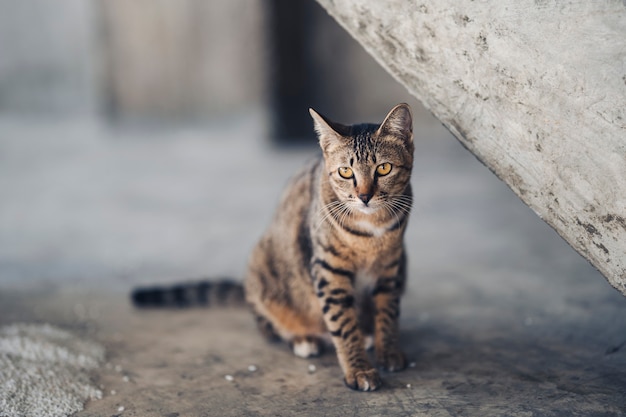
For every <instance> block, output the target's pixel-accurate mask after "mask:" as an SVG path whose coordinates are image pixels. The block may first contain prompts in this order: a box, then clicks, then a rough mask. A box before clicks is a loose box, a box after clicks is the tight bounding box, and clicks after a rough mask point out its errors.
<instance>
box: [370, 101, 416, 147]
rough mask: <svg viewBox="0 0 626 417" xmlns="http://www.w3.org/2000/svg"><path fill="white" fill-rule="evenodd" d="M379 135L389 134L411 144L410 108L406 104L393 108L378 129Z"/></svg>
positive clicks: (411, 122) (411, 118) (411, 119)
mask: <svg viewBox="0 0 626 417" xmlns="http://www.w3.org/2000/svg"><path fill="white" fill-rule="evenodd" d="M378 132H379V133H383V134H391V135H395V136H399V137H401V138H403V139H404V140H405V141H407V142H413V116H411V107H409V105H408V104H406V103H400V104H398V105H397V106H395V107H394V108H393V109H391V111H390V112H389V114H387V117H385V120H384V121H383V122H382V123H381V124H380V127H379V128H378Z"/></svg>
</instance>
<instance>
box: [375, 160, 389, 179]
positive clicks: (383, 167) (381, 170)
mask: <svg viewBox="0 0 626 417" xmlns="http://www.w3.org/2000/svg"><path fill="white" fill-rule="evenodd" d="M390 172H391V164H390V163H389V162H385V163H384V164H380V165H378V166H377V167H376V173H377V174H378V175H380V176H383V175H387V174H389V173H390Z"/></svg>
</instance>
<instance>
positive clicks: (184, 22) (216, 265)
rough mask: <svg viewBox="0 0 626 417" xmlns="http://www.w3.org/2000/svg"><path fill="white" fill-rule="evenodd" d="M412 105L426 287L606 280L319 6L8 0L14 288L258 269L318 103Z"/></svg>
mask: <svg viewBox="0 0 626 417" xmlns="http://www.w3.org/2000/svg"><path fill="white" fill-rule="evenodd" d="M399 102H409V103H410V104H411V106H412V108H413V113H414V125H415V137H416V145H417V148H416V163H415V170H414V178H413V182H414V189H415V190H416V201H415V210H414V214H413V216H412V220H411V225H410V227H409V231H408V234H407V239H408V245H409V249H410V251H411V255H410V258H411V259H412V262H411V268H412V275H413V277H414V278H413V279H414V280H416V281H417V284H416V286H419V283H420V282H421V283H427V284H428V286H429V288H430V289H431V290H433V289H435V288H438V287H437V286H440V287H441V290H442V291H446V289H452V288H454V289H455V294H456V295H458V294H457V291H460V290H459V288H463V287H465V286H474V287H472V288H474V289H475V286H476V285H480V286H481V291H483V290H484V291H487V290H488V291H500V290H501V291H511V289H512V288H520V289H524V291H527V290H528V291H530V289H531V288H532V285H533V284H532V282H533V281H532V280H528V279H527V280H516V279H515V278H514V275H515V274H517V273H525V274H528V273H531V274H535V269H537V270H541V268H543V270H544V271H549V270H550V268H557V269H558V270H559V273H560V274H561V275H563V276H564V279H571V276H572V275H575V276H578V277H581V278H583V277H586V276H588V275H589V274H596V273H595V271H593V270H592V269H591V268H590V267H588V265H587V264H586V262H584V261H583V260H581V259H579V257H578V256H577V255H576V254H575V253H574V252H573V251H572V250H571V249H570V248H569V247H568V246H567V245H565V244H564V243H563V242H562V241H561V240H560V238H558V236H557V235H556V234H555V233H554V232H553V231H552V230H551V229H550V228H549V227H548V226H546V225H545V224H543V223H542V222H541V221H540V220H539V219H538V218H537V217H536V216H535V215H534V213H532V212H531V211H530V210H529V209H528V208H527V207H526V206H525V205H524V204H522V203H521V202H520V201H519V200H518V199H517V198H516V197H515V196H514V195H513V194H512V193H511V192H510V191H509V190H508V188H507V187H506V186H505V185H503V184H502V183H501V182H500V181H499V180H498V179H496V178H495V177H494V176H493V175H491V173H489V171H488V170H487V169H485V168H484V167H483V166H482V165H480V164H479V163H478V162H477V161H476V160H475V159H474V158H473V157H472V155H471V154H469V153H468V152H466V151H465V150H464V149H463V148H462V146H460V145H459V144H458V143H457V142H456V140H454V139H453V138H452V136H451V135H450V134H449V133H448V132H447V130H445V129H444V128H443V127H442V126H441V125H440V123H439V122H438V121H437V120H436V119H435V118H434V117H432V116H431V115H430V114H429V113H428V112H427V111H426V110H424V108H423V107H422V106H421V105H420V104H419V103H417V102H416V101H415V100H414V99H413V98H412V97H411V96H409V94H408V93H407V92H406V90H405V89H404V88H403V87H402V86H401V85H400V84H398V83H397V82H396V81H395V80H394V79H392V77H391V76H389V75H388V74H387V73H386V72H385V71H383V70H382V69H381V68H380V66H379V65H378V64H377V63H376V62H375V61H374V60H373V59H372V58H371V57H370V56H369V55H368V54H367V53H366V52H365V51H364V50H363V49H362V48H361V47H360V46H359V45H358V44H357V43H356V42H355V41H354V40H353V39H352V38H350V36H349V35H347V33H346V32H345V31H344V30H343V29H341V28H340V27H339V26H338V24H337V23H336V22H335V21H334V20H333V19H332V18H330V17H329V16H328V15H327V14H326V12H325V11H324V10H323V9H322V8H321V7H320V6H319V5H318V4H317V3H315V2H314V1H313V0H303V1H298V2H293V1H290V0H263V1H256V2H251V1H247V0H212V1H204V0H133V1H128V0H64V1H63V2H57V1H51V0H21V1H11V0H0V198H1V202H0V284H2V285H3V287H4V288H12V287H17V288H38V289H44V290H49V289H50V288H56V287H59V286H61V287H63V288H68V287H69V288H71V287H72V286H79V287H80V286H94V287H97V288H102V287H106V288H109V289H119V290H121V291H127V290H128V288H129V287H131V286H133V285H136V284H137V283H148V282H172V281H178V280H181V279H186V278H189V279H193V278H199V277H206V276H208V277H219V276H220V275H227V276H233V277H236V278H241V277H242V276H243V273H244V271H245V265H246V261H247V257H248V253H249V251H250V249H251V247H252V246H253V245H254V244H255V242H256V241H257V239H258V238H259V236H260V235H261V233H262V232H263V230H264V229H265V227H266V225H267V223H268V221H269V220H270V218H271V216H272V214H273V210H274V207H275V203H276V201H277V199H278V197H279V195H280V192H281V189H282V187H283V185H284V184H285V183H286V181H287V179H288V178H289V176H290V175H292V174H293V172H294V171H296V170H297V169H298V167H300V166H301V165H302V164H303V163H304V162H305V161H306V160H307V159H309V158H311V157H313V156H315V155H316V154H317V152H318V150H317V144H316V139H315V137H314V134H313V129H312V123H311V120H310V117H309V114H308V111H307V109H308V107H314V108H315V109H316V110H318V111H319V112H321V113H322V114H325V115H327V116H329V117H331V118H332V119H334V120H336V121H339V122H343V123H354V122H364V121H370V122H380V121H381V120H382V118H383V117H384V116H385V115H386V114H387V112H388V111H389V109H391V107H392V106H394V105H395V104H397V103H399ZM563 254H567V256H565V255H563ZM450 259H454V260H455V262H454V263H451V262H450ZM573 260H574V261H573ZM498 268H506V269H507V272H506V273H501V272H498ZM559 268H561V269H559ZM563 268H564V269H563ZM531 270H532V271H531ZM572 271H576V272H572ZM570 272H571V273H570ZM502 275H504V276H508V277H510V278H509V279H510V281H509V282H506V281H505V282H504V284H503V285H505V287H501V288H500V289H497V288H498V287H495V286H494V285H493V283H492V282H490V281H489V280H488V279H486V278H485V277H488V276H491V277H492V278H494V279H498V280H501V279H502ZM437 277H441V278H442V279H438V278H437ZM565 277H567V278H565ZM537 279H538V280H540V281H538V284H537V285H546V284H545V280H542V274H539V275H538V276H537ZM420 280H421V281H420ZM481 283H482V284H481ZM539 283H540V284H539ZM459 286H461V287H459Z"/></svg>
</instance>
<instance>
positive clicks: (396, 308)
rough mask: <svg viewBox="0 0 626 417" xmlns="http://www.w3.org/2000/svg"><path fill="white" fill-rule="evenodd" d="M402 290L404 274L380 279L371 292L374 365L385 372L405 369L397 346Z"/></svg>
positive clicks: (405, 362)
mask: <svg viewBox="0 0 626 417" xmlns="http://www.w3.org/2000/svg"><path fill="white" fill-rule="evenodd" d="M403 288H404V274H403V273H399V274H396V275H394V276H391V277H389V278H386V277H381V278H379V279H378V281H377V282H376V286H375V287H374V290H373V291H372V297H373V301H374V306H375V316H374V348H375V350H376V363H377V364H378V366H380V367H382V368H383V369H385V370H386V371H390V372H395V371H401V370H403V369H404V368H406V364H407V361H406V357H405V355H404V353H403V352H402V350H401V349H400V344H399V330H398V319H399V317H400V296H401V295H402V290H403Z"/></svg>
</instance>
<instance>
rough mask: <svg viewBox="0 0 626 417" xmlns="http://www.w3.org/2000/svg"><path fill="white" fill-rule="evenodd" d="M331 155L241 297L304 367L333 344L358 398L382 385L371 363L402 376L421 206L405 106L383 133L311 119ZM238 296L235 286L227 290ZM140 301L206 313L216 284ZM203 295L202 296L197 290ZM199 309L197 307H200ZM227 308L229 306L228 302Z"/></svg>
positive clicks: (308, 174) (313, 174) (294, 196)
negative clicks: (405, 310) (415, 224)
mask: <svg viewBox="0 0 626 417" xmlns="http://www.w3.org/2000/svg"><path fill="white" fill-rule="evenodd" d="M309 112H310V114H311V117H312V118H313V124H314V128H315V131H316V133H317V136H318V139H319V144H320V147H321V150H322V154H321V155H320V157H319V158H317V159H315V160H313V161H312V162H311V163H309V164H308V165H307V166H306V167H305V168H304V169H303V170H301V171H300V172H299V173H298V174H296V175H295V176H294V177H293V178H292V179H291V180H290V182H289V183H288V185H287V187H286V189H285V191H284V192H283V195H282V198H281V200H280V203H279V205H278V209H277V211H276V214H275V216H274V219H273V220H272V222H271V224H270V225H269V227H268V229H267V230H266V232H265V233H264V235H263V236H262V237H261V239H260V241H259V242H258V244H257V245H256V247H255V248H254V249H253V251H252V254H251V256H250V260H249V265H248V270H247V274H246V278H245V282H244V289H245V291H244V292H243V293H241V292H240V291H239V292H237V291H235V292H237V295H238V296H237V297H235V298H241V297H243V296H244V294H245V300H246V302H247V304H248V305H249V306H250V307H251V309H252V311H253V313H254V315H255V316H256V320H257V324H258V327H259V329H260V330H261V333H262V334H264V335H265V336H266V337H267V338H269V339H271V340H283V341H286V342H288V343H289V344H290V345H291V347H292V349H293V353H294V354H295V355H297V356H300V357H304V358H306V357H311V356H317V355H320V354H321V353H322V351H323V349H324V346H325V345H326V344H329V343H332V345H334V347H335V351H336V354H337V358H338V361H339V364H340V366H341V369H342V371H343V374H344V383H345V384H346V385H347V386H348V387H349V388H351V389H354V390H359V391H374V390H376V389H378V388H379V387H380V386H381V385H382V380H381V378H380V375H379V373H378V370H377V369H376V368H375V367H374V366H373V365H372V364H371V363H370V361H369V359H368V355H367V352H366V348H367V346H366V342H367V341H369V342H371V343H370V344H373V347H374V349H375V359H376V364H377V365H378V366H380V367H381V368H382V369H384V370H387V371H400V370H402V369H404V368H405V367H406V364H407V360H406V357H405V355H404V353H403V352H402V350H401V349H400V346H399V341H398V318H399V314H400V296H401V295H402V293H403V291H404V287H405V281H406V269H407V267H406V264H407V257H406V252H405V249H404V241H403V236H404V232H405V229H406V227H407V222H408V218H409V214H410V211H411V206H412V200H413V197H412V191H411V184H410V178H411V171H412V168H413V151H414V145H413V129H412V125H413V122H412V116H411V110H410V107H409V106H408V104H405V103H401V104H398V105H397V106H395V107H394V108H393V109H391V111H390V112H389V113H388V114H387V116H386V117H385V119H384V121H383V122H382V123H381V124H357V125H343V124H339V123H336V122H333V121H331V120H330V119H328V118H326V117H324V116H322V115H320V114H319V113H317V112H316V111H315V110H313V109H309ZM213 287H217V288H218V291H219V288H222V291H223V293H224V294H227V293H228V292H229V291H225V290H224V288H226V289H233V288H235V289H236V288H237V286H236V285H233V284H232V283H225V284H224V285H222V286H221V287H220V286H219V285H217V284H215V285H213ZM190 288H191V287H190V286H177V287H174V288H172V289H170V291H169V293H170V296H169V298H167V297H165V296H163V295H162V293H161V292H160V291H159V290H158V289H143V290H139V291H136V292H135V293H134V294H133V300H134V301H135V304H136V305H139V306H156V305H160V304H173V305H178V306H185V305H187V304H189V303H191V302H194V301H195V302H199V303H203V302H204V303H206V302H207V301H208V300H209V297H208V295H207V294H208V293H207V292H208V291H209V290H210V289H211V285H210V284H206V283H205V284H203V287H202V288H203V289H204V290H203V292H202V293H196V294H195V295H191V294H192V291H190ZM196 288H197V286H196ZM190 297H191V298H194V297H195V299H194V300H191V298H190ZM218 298H219V297H218Z"/></svg>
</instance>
